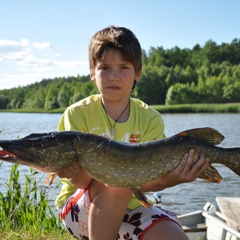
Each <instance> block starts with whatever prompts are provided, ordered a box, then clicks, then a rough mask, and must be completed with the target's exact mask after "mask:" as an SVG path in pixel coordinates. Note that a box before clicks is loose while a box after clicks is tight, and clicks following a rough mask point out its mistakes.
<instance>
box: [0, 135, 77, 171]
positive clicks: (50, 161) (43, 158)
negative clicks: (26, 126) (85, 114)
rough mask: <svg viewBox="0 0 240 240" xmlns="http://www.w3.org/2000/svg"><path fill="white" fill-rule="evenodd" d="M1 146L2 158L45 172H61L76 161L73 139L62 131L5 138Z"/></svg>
mask: <svg viewBox="0 0 240 240" xmlns="http://www.w3.org/2000/svg"><path fill="white" fill-rule="evenodd" d="M62 133H63V132H62ZM0 148H2V150H0V159H1V160H3V161H7V162H11V163H19V164H23V165H27V166H29V167H32V168H35V169H36V170H39V171H43V172H59V171H62V170H63V169H65V168H67V167H69V166H70V165H71V164H73V163H75V162H76V156H75V150H74V148H73V145H72V142H71V139H69V138H67V137H66V136H65V135H64V134H61V132H50V133H40V134H30V135H28V136H26V137H24V138H20V139H16V140H3V141H0Z"/></svg>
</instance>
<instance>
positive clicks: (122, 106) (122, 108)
mask: <svg viewBox="0 0 240 240" xmlns="http://www.w3.org/2000/svg"><path fill="white" fill-rule="evenodd" d="M101 101H102V105H103V108H104V110H105V112H106V114H107V115H108V116H110V117H111V118H112V119H113V120H114V121H116V122H118V123H119V122H126V121H127V120H128V117H129V114H130V98H129V99H127V101H106V100H105V101H104V99H102V100H101Z"/></svg>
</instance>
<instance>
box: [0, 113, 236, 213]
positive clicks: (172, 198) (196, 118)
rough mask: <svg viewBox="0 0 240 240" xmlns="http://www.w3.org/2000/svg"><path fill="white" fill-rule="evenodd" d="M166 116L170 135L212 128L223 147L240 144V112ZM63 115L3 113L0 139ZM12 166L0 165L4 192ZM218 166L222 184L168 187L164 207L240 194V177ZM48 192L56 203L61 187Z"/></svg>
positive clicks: (190, 206)
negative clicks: (221, 135) (194, 129)
mask: <svg viewBox="0 0 240 240" xmlns="http://www.w3.org/2000/svg"><path fill="white" fill-rule="evenodd" d="M162 116H163V119H164V122H165V132H166V135H167V136H172V135H174V134H176V133H178V132H181V131H184V130H187V129H191V128H199V127H212V128H215V129H217V130H219V131H220V132H221V133H222V134H223V135H224V136H225V140H224V141H223V143H221V144H220V145H219V146H221V147H224V148H231V147H240V114H163V115H162ZM60 117H61V114H27V113H0V140H1V139H15V138H17V137H24V136H26V135H28V134H30V133H33V132H35V133H37V132H49V131H55V130H56V129H57V124H58V122H59V120H60ZM11 166H12V165H11V164H8V163H3V164H2V166H1V167H0V171H1V174H0V191H1V192H4V188H5V183H6V181H7V179H8V177H9V173H10V169H11ZM214 167H216V168H217V169H218V171H219V173H220V174H221V175H222V176H223V178H224V180H223V182H222V183H221V184H215V183H209V182H206V181H203V180H200V179H197V180H196V181H195V182H192V183H185V184H181V185H178V186H175V187H173V188H169V189H165V190H164V191H162V206H163V208H167V209H169V210H172V211H175V212H177V213H178V214H183V213H187V212H190V211H197V210H201V209H202V207H203V206H204V204H205V203H206V202H212V203H214V204H216V202H215V198H216V197H217V196H225V197H240V193H239V184H240V178H239V177H238V176H237V175H236V174H235V173H233V172H232V171H231V170H229V169H228V168H226V167H224V166H222V165H215V166H214ZM19 170H20V172H21V175H22V180H23V183H24V182H25V180H24V179H25V178H24V174H29V168H28V167H25V166H19ZM37 176H38V181H39V186H41V187H44V188H46V186H45V184H44V181H45V178H46V177H47V174H44V173H39V174H38V175H37ZM55 184H56V183H55ZM47 191H48V192H49V198H50V201H51V202H53V201H54V199H55V197H56V195H57V194H58V191H59V189H57V190H56V189H54V188H53V187H51V188H50V189H49V190H47ZM149 196H150V197H152V196H151V195H149Z"/></svg>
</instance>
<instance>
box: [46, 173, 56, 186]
mask: <svg viewBox="0 0 240 240" xmlns="http://www.w3.org/2000/svg"><path fill="white" fill-rule="evenodd" d="M56 177H57V174H56V173H50V174H49V175H48V176H47V178H46V180H45V184H48V186H50V185H52V183H53V182H54V180H55V178H56Z"/></svg>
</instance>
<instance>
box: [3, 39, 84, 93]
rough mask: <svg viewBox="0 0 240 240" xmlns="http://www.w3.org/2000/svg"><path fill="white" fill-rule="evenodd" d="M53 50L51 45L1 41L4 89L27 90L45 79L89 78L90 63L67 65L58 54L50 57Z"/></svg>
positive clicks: (72, 62) (22, 41) (70, 62)
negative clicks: (63, 77)
mask: <svg viewBox="0 0 240 240" xmlns="http://www.w3.org/2000/svg"><path fill="white" fill-rule="evenodd" d="M36 49H37V50H41V51H36ZM34 50H35V51H34ZM49 50H52V51H53V47H52V45H51V44H50V43H48V42H42V43H40V42H35V43H31V42H30V41H29V40H28V39H22V40H20V41H12V40H4V39H0V62H2V67H1V66H0V70H1V75H0V89H4V88H12V87H17V86H24V85H27V84H30V83H34V82H37V81H41V80H42V79H43V78H55V77H60V76H70V75H77V74H80V75H86V74H88V62H87V61H64V60H62V59H61V58H62V55H61V54H59V53H58V54H56V53H54V51H53V53H52V54H50V53H49ZM52 51H51V52H52ZM45 53H47V54H45ZM56 55H57V56H58V60H57V61H56ZM46 56H47V57H46ZM3 66H7V67H3Z"/></svg>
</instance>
